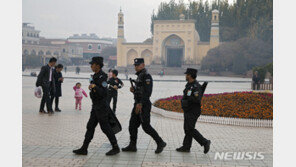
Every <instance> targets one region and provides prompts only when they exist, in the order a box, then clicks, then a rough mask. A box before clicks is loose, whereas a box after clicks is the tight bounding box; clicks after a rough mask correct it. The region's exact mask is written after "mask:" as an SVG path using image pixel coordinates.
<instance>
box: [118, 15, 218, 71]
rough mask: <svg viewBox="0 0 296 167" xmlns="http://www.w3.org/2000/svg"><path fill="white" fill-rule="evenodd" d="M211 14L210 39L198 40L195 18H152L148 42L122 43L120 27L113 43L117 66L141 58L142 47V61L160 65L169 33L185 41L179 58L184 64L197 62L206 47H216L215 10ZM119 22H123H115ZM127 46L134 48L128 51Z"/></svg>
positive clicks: (163, 57)
mask: <svg viewBox="0 0 296 167" xmlns="http://www.w3.org/2000/svg"><path fill="white" fill-rule="evenodd" d="M212 14H213V15H212V17H213V18H212V27H211V37H210V42H201V41H200V38H199V34H198V32H197V31H196V29H195V20H155V21H154V36H153V43H152V44H147V43H125V40H124V38H121V37H123V36H124V34H123V29H122V30H119V31H118V35H119V36H118V42H117V66H120V67H126V66H128V65H132V64H133V61H132V60H133V58H135V57H141V56H142V57H143V54H142V53H143V51H145V50H148V52H147V51H146V54H145V55H148V56H146V58H145V64H147V65H149V64H150V63H151V62H152V61H153V62H154V63H155V64H161V61H162V60H166V57H165V47H164V43H165V41H166V40H167V39H168V38H169V37H171V36H172V35H176V36H178V37H179V38H181V39H182V41H183V42H184V44H185V46H184V58H183V61H184V62H185V64H198V65H200V63H201V60H202V58H203V57H205V56H206V55H207V52H208V51H209V49H211V48H214V47H216V46H219V44H220V42H219V18H218V16H219V12H218V11H217V10H214V11H213V12H212ZM214 16H216V17H214ZM122 17H123V15H122ZM215 18H216V19H215ZM119 19H120V17H119ZM122 20H123V18H122ZM121 24H122V25H123V23H119V25H121ZM131 49H133V50H134V51H133V52H129V51H130V50H131ZM150 51H151V52H150ZM135 53H136V54H135ZM148 53H149V54H148Z"/></svg>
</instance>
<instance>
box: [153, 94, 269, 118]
mask: <svg viewBox="0 0 296 167" xmlns="http://www.w3.org/2000/svg"><path fill="white" fill-rule="evenodd" d="M181 99H182V96H172V97H169V98H164V99H159V100H157V101H156V102H155V103H154V104H153V105H154V106H155V107H158V108H161V109H164V110H167V111H174V112H180V113H183V110H182V108H181ZM201 114H202V115H209V116H218V117H232V118H248V119H268V120H272V119H273V94H272V93H262V92H260V93H257V92H233V93H220V94H205V95H204V97H203V99H202V112H201Z"/></svg>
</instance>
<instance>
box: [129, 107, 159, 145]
mask: <svg viewBox="0 0 296 167" xmlns="http://www.w3.org/2000/svg"><path fill="white" fill-rule="evenodd" d="M135 108H136V104H134V108H133V110H132V114H131V118H130V122H129V132H130V140H131V142H132V143H136V142H137V136H138V128H139V126H140V125H141V124H142V128H143V130H144V132H145V133H147V134H148V135H150V136H151V137H152V138H153V139H154V140H155V142H156V143H161V142H162V141H163V140H162V139H161V137H160V136H159V135H158V133H157V132H156V131H155V129H154V128H153V127H152V126H151V125H150V111H151V103H150V102H149V103H144V104H143V106H142V113H141V114H136V112H135Z"/></svg>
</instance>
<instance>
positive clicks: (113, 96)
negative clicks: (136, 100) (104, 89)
mask: <svg viewBox="0 0 296 167" xmlns="http://www.w3.org/2000/svg"><path fill="white" fill-rule="evenodd" d="M117 96H118V92H117V91H113V90H108V97H107V102H108V104H109V105H110V102H111V99H113V109H112V111H113V112H114V113H115V112H116V104H117Z"/></svg>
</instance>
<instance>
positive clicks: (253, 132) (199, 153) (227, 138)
mask: <svg viewBox="0 0 296 167" xmlns="http://www.w3.org/2000/svg"><path fill="white" fill-rule="evenodd" d="M35 79H36V78H31V77H23V117H22V124H23V131H22V132H23V133H22V135H23V137H22V138H23V140H22V142H23V147H22V148H23V153H22V154H23V166H30V167H31V166H38V167H40V166H129V167H130V166H131V167H132V166H147V167H152V166H272V161H273V153H272V151H273V149H272V148H273V138H272V136H273V134H272V128H251V127H239V126H229V125H217V124H209V123H200V122H198V123H197V125H196V128H197V129H198V130H199V131H200V132H201V133H202V134H203V135H204V136H205V137H206V138H208V139H211V141H212V145H211V150H210V152H209V153H208V154H207V155H204V154H203V148H202V147H200V145H199V144H198V143H197V142H195V141H193V145H192V149H191V152H190V153H179V152H176V151H175V149H176V148H177V147H179V146H180V145H181V144H182V142H183V137H184V131H183V121H182V120H174V119H168V118H163V117H161V116H159V115H155V114H152V115H151V124H152V126H153V127H154V128H155V129H156V130H157V131H158V132H159V134H160V136H161V137H163V139H164V140H165V141H166V142H167V147H166V148H165V149H164V152H163V153H161V154H159V155H156V154H155V153H154V150H155V149H156V143H155V142H154V141H153V140H152V139H151V137H150V136H148V135H147V134H145V133H144V132H143V130H142V129H141V128H139V133H138V145H137V146H138V151H137V153H125V152H121V153H120V154H118V155H116V156H112V157H107V156H105V152H107V151H108V150H109V149H111V145H110V144H109V142H108V140H107V137H106V136H105V135H104V134H103V133H102V131H101V129H100V128H99V127H97V128H96V132H95V135H94V139H93V140H92V143H91V144H90V147H89V150H88V151H89V154H88V155H87V156H77V155H73V153H72V150H73V149H76V148H79V147H80V146H81V144H82V142H83V138H84V134H85V130H86V123H87V121H88V118H89V111H90V106H91V101H90V99H89V98H84V99H83V102H82V108H83V110H82V111H76V110H74V98H73V90H72V87H73V85H74V84H75V83H76V82H77V81H78V80H71V79H68V80H65V82H64V84H63V97H62V98H61V100H60V102H61V104H60V108H61V109H62V112H61V113H55V114H54V115H52V116H49V115H43V114H39V113H38V107H39V102H40V99H37V98H35V97H34V96H33V92H34V83H35ZM79 82H81V83H82V87H83V88H84V89H85V90H87V85H88V81H87V80H81V81H80V80H79ZM125 84H126V85H129V83H128V82H125ZM215 86H217V87H219V86H220V87H219V90H220V89H221V88H223V86H224V85H215ZM183 87H184V83H163V82H161V83H160V82H159V83H157V82H155V83H154V92H153V94H152V97H151V99H152V101H154V100H156V99H157V98H161V97H167V96H172V95H175V94H181V93H182V89H183ZM224 87H227V85H226V86H224ZM231 87H233V85H232V86H231ZM234 87H235V90H248V89H247V88H246V87H245V86H240V85H235V86H234ZM209 88H210V89H209V90H207V91H209V93H216V92H217V91H218V88H214V87H211V84H210V85H209ZM223 89H224V88H223ZM225 89H226V90H229V89H230V88H225ZM123 97H124V100H123V99H122V98H123ZM132 105H133V101H132V96H131V94H130V93H129V92H128V86H125V87H123V88H122V89H121V90H120V92H119V98H118V111H117V116H118V119H119V121H120V122H121V124H122V128H123V130H122V131H121V132H119V133H118V134H116V137H117V139H118V143H119V146H120V147H125V146H126V145H128V142H129V132H128V123H129V117H130V112H131V107H132ZM227 151H230V152H248V151H249V152H264V156H265V159H264V160H259V161H255V160H250V161H235V160H232V161H225V160H220V161H216V162H215V160H214V156H215V153H216V152H227Z"/></svg>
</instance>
